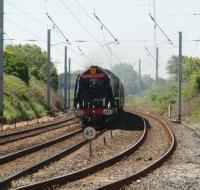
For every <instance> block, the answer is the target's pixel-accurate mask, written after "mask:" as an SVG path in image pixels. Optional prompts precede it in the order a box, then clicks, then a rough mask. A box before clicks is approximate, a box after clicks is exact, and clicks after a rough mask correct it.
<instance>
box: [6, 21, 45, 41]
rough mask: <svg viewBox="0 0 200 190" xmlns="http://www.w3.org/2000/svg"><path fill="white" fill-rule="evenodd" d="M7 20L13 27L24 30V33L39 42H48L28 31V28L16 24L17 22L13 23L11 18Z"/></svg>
mask: <svg viewBox="0 0 200 190" xmlns="http://www.w3.org/2000/svg"><path fill="white" fill-rule="evenodd" d="M5 20H7V21H8V22H9V23H11V24H12V25H14V26H15V27H17V28H19V29H21V30H23V31H24V32H26V33H28V34H29V35H31V36H33V37H34V38H36V39H38V41H41V42H45V43H46V40H44V39H42V38H40V36H38V35H36V34H33V33H32V32H31V31H29V30H27V29H26V28H24V27H22V26H21V25H18V24H16V23H15V22H13V21H12V20H10V19H9V18H5Z"/></svg>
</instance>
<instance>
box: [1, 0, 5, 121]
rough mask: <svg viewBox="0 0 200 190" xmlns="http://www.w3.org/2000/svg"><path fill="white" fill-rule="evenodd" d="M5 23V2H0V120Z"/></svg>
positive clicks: (2, 0)
mask: <svg viewBox="0 0 200 190" xmlns="http://www.w3.org/2000/svg"><path fill="white" fill-rule="evenodd" d="M3 22H4V0H0V118H1V119H2V117H3V33H4V28H3V25H4V24H3Z"/></svg>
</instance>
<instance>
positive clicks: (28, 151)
mask: <svg viewBox="0 0 200 190" xmlns="http://www.w3.org/2000/svg"><path fill="white" fill-rule="evenodd" d="M81 132H82V129H78V130H76V131H74V132H72V133H70V134H67V135H63V136H61V137H58V138H55V139H53V140H50V141H47V142H44V143H41V144H38V145H35V146H32V147H30V148H26V149H23V150H19V151H17V152H14V153H11V154H8V155H5V156H2V157H0V165H1V164H4V163H7V162H10V161H12V160H14V159H16V158H19V157H21V156H25V155H27V154H31V153H33V152H35V151H38V150H41V149H43V148H46V147H48V146H51V145H53V144H56V143H59V142H61V141H63V140H66V139H68V138H70V137H73V136H75V135H76V134H79V133H81Z"/></svg>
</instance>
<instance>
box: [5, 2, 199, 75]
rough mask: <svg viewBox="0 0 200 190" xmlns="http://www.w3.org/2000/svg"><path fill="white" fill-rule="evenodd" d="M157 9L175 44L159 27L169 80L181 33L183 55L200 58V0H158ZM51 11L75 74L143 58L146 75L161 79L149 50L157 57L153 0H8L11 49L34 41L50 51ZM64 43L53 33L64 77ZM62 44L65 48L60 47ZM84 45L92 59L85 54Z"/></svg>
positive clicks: (162, 63)
mask: <svg viewBox="0 0 200 190" xmlns="http://www.w3.org/2000/svg"><path fill="white" fill-rule="evenodd" d="M62 2H64V4H63V3H62ZM155 5H156V6H155V7H156V20H157V23H158V24H159V25H160V26H161V27H162V29H163V30H164V31H165V33H166V34H167V36H168V37H169V38H170V39H171V40H172V42H173V43H174V46H172V45H170V43H169V42H167V39H166V38H165V36H164V35H163V34H162V33H161V32H160V31H159V30H158V28H157V30H156V36H157V44H158V47H159V52H160V53H159V75H160V76H161V77H166V76H167V75H166V71H165V66H166V62H167V61H168V59H169V58H170V57H171V56H172V55H173V54H177V53H178V32H179V31H182V32H183V54H184V55H188V56H199V54H200V44H198V42H196V41H195V40H198V39H200V0H184V1H183V0H155ZM94 11H95V13H96V15H97V16H98V17H99V18H100V19H101V21H102V22H103V23H104V24H105V25H106V26H107V27H108V29H109V30H110V31H111V32H112V33H113V35H114V36H115V38H117V39H118V41H119V42H120V44H119V45H118V44H113V43H112V44H110V46H109V47H110V48H111V49H112V51H113V52H114V53H115V55H116V56H117V57H118V59H116V57H115V56H114V55H113V54H112V53H111V51H110V50H108V48H107V46H106V45H105V44H107V43H110V42H113V38H112V37H111V35H109V33H108V32H107V31H106V30H105V29H102V28H101V25H100V24H99V22H98V21H97V20H96V19H95V17H94V15H93V13H94ZM46 12H48V14H49V15H50V16H51V17H52V19H53V20H54V21H55V23H56V24H57V25H58V26H59V28H60V29H61V30H62V32H63V33H64V34H65V35H66V37H67V38H68V39H69V41H70V42H71V43H72V45H71V46H70V45H68V50H69V51H68V56H70V57H71V59H72V69H73V70H76V69H81V68H83V67H84V66H85V65H86V64H87V63H88V62H91V63H92V64H98V65H102V66H103V67H106V68H109V66H110V65H112V64H115V63H118V62H119V61H121V62H127V63H131V64H134V63H135V62H138V59H141V60H142V72H143V73H145V74H151V75H152V76H154V75H155V61H154V60H153V59H152V57H151V56H149V55H148V53H147V51H146V50H145V46H146V47H147V48H148V49H149V50H150V51H151V53H152V55H153V56H154V57H155V45H154V23H153V21H152V20H151V19H150V17H149V15H148V14H149V13H151V14H152V15H153V16H154V13H153V0H62V1H61V0H34V1H32V0H5V24H4V26H5V28H4V31H5V33H6V34H5V36H4V38H5V39H6V40H5V45H6V44H10V43H13V44H18V43H21V44H25V43H30V44H33V43H34V44H37V45H39V46H41V47H42V49H44V50H46V46H47V45H46V39H47V29H48V28H50V29H53V27H52V23H51V21H50V20H49V19H48V18H47V16H46ZM8 39H14V40H12V41H11V40H8ZM26 40H37V41H36V42H30V41H26ZM78 40H84V41H86V42H81V43H80V42H77V41H78ZM61 42H64V38H63V37H62V36H61V35H59V33H58V32H57V30H55V29H53V30H52V55H51V58H52V60H54V61H56V62H57V63H56V66H57V68H58V72H59V73H61V72H63V67H64V66H63V60H64V53H63V52H64V45H66V44H64V43H63V44H62V43H61ZM57 43H61V44H60V45H56V46H55V44H57ZM78 46H79V47H80V48H81V50H82V51H83V52H84V54H85V55H86V56H87V58H85V57H84V55H82V56H81V52H80V50H79V49H78ZM135 69H136V70H137V65H135Z"/></svg>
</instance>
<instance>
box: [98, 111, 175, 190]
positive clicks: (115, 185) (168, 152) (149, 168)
mask: <svg viewBox="0 0 200 190" xmlns="http://www.w3.org/2000/svg"><path fill="white" fill-rule="evenodd" d="M137 114H138V115H140V116H143V117H146V118H153V119H154V120H156V121H157V122H159V124H160V125H161V126H162V127H164V128H165V130H166V132H167V134H168V137H169V138H170V146H169V148H168V149H167V150H166V152H165V153H164V154H163V155H162V156H161V157H160V158H158V159H157V160H155V161H154V162H153V163H151V164H149V165H148V166H146V167H145V168H143V169H141V170H140V171H137V172H135V173H133V174H132V175H129V176H127V177H124V178H122V179H120V180H117V181H115V182H112V183H109V184H106V185H104V186H101V187H98V188H95V190H107V189H111V190H112V189H113V190H115V189H121V188H122V189H125V185H127V184H130V183H131V182H132V181H136V180H137V179H139V178H141V177H144V176H145V175H147V174H148V173H150V172H152V171H153V170H155V169H156V168H158V167H159V166H161V165H162V164H163V163H164V162H165V161H166V160H167V159H169V158H170V156H171V155H172V154H173V152H174V151H175V148H176V140H175V136H174V134H173V132H172V130H171V128H170V127H169V126H168V125H167V124H166V123H165V122H164V121H162V120H161V119H159V118H158V117H156V116H153V115H150V114H144V113H137Z"/></svg>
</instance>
